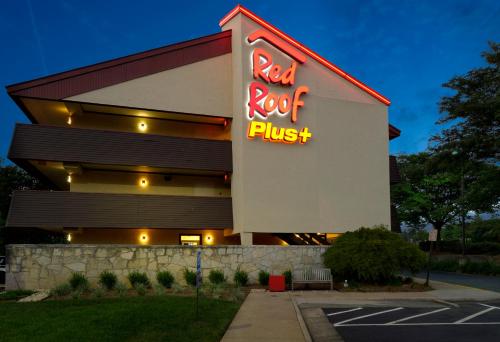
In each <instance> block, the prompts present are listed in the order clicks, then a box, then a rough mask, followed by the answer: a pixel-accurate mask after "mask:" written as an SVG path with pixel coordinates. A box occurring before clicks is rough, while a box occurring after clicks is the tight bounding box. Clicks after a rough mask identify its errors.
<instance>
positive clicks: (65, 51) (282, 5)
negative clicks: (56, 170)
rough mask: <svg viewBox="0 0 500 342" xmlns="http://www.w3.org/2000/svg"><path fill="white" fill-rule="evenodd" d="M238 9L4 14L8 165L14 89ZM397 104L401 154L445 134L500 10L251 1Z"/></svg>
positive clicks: (16, 117) (115, 7)
mask: <svg viewBox="0 0 500 342" xmlns="http://www.w3.org/2000/svg"><path fill="white" fill-rule="evenodd" d="M237 3H238V2H237V1H214V0H211V1H194V0H190V1H149V0H141V1H124V0H121V1H118V0H115V1H107V0H106V1H104V0H85V1H84V0H81V1H76V0H31V1H30V0H17V1H2V3H1V5H0V6H1V7H0V35H1V40H2V45H3V48H2V53H1V55H0V85H1V86H2V89H1V91H0V118H1V122H0V123H1V125H0V158H5V156H6V154H7V149H8V147H9V145H10V140H11V136H12V132H13V128H14V124H15V123H16V122H28V119H27V118H26V117H25V116H24V115H23V114H22V112H21V111H20V109H18V108H17V106H16V105H15V104H14V102H13V101H12V100H11V99H10V98H9V97H8V95H7V93H6V91H5V88H4V87H5V86H6V85H9V84H12V83H17V82H21V81H27V80H30V79H33V78H37V77H41V76H46V75H49V74H53V73H57V72H61V71H65V70H68V69H72V68H76V67H81V66H85V65H89V64H93V63H97V62H101V61H106V60H108V59H112V58H116V57H122V56H124V55H128V54H131V53H135V52H140V51H143V50H148V49H152V48H156V47H160V46H163V45H168V44H172V43H176V42H180V41H183V40H188V39H192V38H196V37H200V36H204V35H208V34H212V33H216V32H219V31H220V29H219V26H218V22H219V20H220V19H221V18H222V17H223V16H224V15H225V14H226V13H227V12H228V11H230V10H231V9H232V8H233V7H234V6H235V5H236V4H237ZM241 4H242V5H244V6H245V7H247V8H248V9H250V10H251V11H253V12H255V13H256V14H257V15H259V16H261V17H262V18H264V19H265V20H267V21H269V22H270V23H272V24H274V25H275V26H277V27H278V28H279V29H281V30H282V31H284V32H285V33H287V34H289V35H290V36H292V37H293V38H295V39H296V40H298V41H300V42H301V43H303V44H304V45H306V46H308V47H309V48H311V49H312V50H314V51H316V52H317V53H319V54H320V55H322V56H323V57H325V58H326V59H328V60H330V61H331V62H333V63H334V64H336V65H338V66H339V67H341V68H342V69H344V70H345V71H347V72H348V73H350V74H352V75H353V76H355V77H357V78H358V79H360V80H361V81H363V82H364V83H366V84H367V85H369V86H370V87H372V88H374V89H375V90H377V91H378V92H380V93H382V94H383V95H384V96H386V97H388V98H389V99H390V100H391V101H392V105H391V106H390V108H389V113H390V114H389V119H390V122H391V123H392V124H394V125H395V126H396V127H398V128H400V129H401V130H402V135H401V137H400V138H398V139H396V140H394V141H392V142H391V147H390V150H391V153H411V152H417V151H422V150H424V149H425V148H426V147H427V143H428V138H429V137H430V136H431V135H432V134H433V133H436V132H438V131H439V129H440V127H438V126H436V125H435V122H436V120H437V119H438V117H439V113H438V106H437V103H438V101H439V98H440V97H441V96H442V95H444V94H446V93H447V92H446V90H444V89H443V88H442V87H441V85H442V84H443V83H444V82H446V81H447V80H449V79H450V78H451V77H453V76H455V75H460V74H464V73H465V72H467V71H468V70H470V69H471V68H475V67H480V66H483V65H484V61H483V59H482V58H481V57H480V53H481V52H482V51H484V50H486V49H487V42H488V40H494V41H499V40H500V19H499V18H500V1H498V0H491V1H489V0H485V1H479V0H475V1H458V0H454V1H443V0H439V1H436V0H430V1H423V0H421V1H401V0H399V1H376V0H374V1H357V2H356V1H337V0H335V1H334V0H332V1H326V0H324V1H317V0H308V1H292V0H287V1H271V0H264V1H241Z"/></svg>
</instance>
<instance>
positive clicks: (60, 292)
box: [50, 283, 71, 297]
mask: <svg viewBox="0 0 500 342" xmlns="http://www.w3.org/2000/svg"><path fill="white" fill-rule="evenodd" d="M70 293H71V285H69V284H67V283H64V284H60V285H57V286H56V287H54V288H53V289H52V290H50V295H51V296H54V297H63V296H67V295H69V294H70Z"/></svg>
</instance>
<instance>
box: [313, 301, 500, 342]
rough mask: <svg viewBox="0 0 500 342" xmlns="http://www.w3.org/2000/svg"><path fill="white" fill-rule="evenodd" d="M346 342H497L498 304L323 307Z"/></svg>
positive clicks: (499, 303) (499, 332)
mask: <svg viewBox="0 0 500 342" xmlns="http://www.w3.org/2000/svg"><path fill="white" fill-rule="evenodd" d="M323 312H324V313H325V316H326V317H327V319H328V320H329V321H330V323H331V324H332V325H333V327H334V328H335V330H337V332H338V333H339V334H340V335H341V337H342V338H343V339H344V340H345V341H346V342H357V341H375V342H377V341H400V340H401V341H405V342H424V341H440V342H445V341H450V342H451V341H453V342H469V341H484V342H489V341H495V342H497V341H500V301H489V302H488V301H485V302H460V303H454V305H440V304H436V303H425V302H423V303H421V304H420V305H419V303H413V304H412V305H397V304H396V303H395V305H391V303H386V304H385V305H375V306H363V305H359V306H340V307H328V308H323Z"/></svg>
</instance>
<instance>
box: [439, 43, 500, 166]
mask: <svg viewBox="0 0 500 342" xmlns="http://www.w3.org/2000/svg"><path fill="white" fill-rule="evenodd" d="M489 46H490V50H489V51H485V52H483V54H482V56H483V58H484V59H485V60H486V62H487V66H485V67H482V68H477V69H473V70H471V71H469V72H468V73H467V74H465V75H462V76H456V77H454V78H452V79H451V80H450V81H449V82H447V83H445V84H444V85H443V86H444V87H446V88H448V89H450V90H452V91H453V95H451V96H444V97H443V98H442V99H441V102H440V112H441V113H442V117H441V119H440V120H439V121H438V123H439V124H451V126H450V127H449V128H446V129H444V130H443V131H442V132H441V133H440V134H438V135H437V136H435V137H433V140H434V142H435V143H436V145H435V149H436V150H438V151H439V150H443V148H444V149H448V150H450V149H451V150H459V151H461V154H463V155H466V156H467V158H468V159H473V160H481V161H488V162H492V163H493V164H495V163H496V164H498V162H499V152H498V151H499V147H500V129H499V123H500V44H499V43H495V42H490V43H489Z"/></svg>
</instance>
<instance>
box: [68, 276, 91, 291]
mask: <svg viewBox="0 0 500 342" xmlns="http://www.w3.org/2000/svg"><path fill="white" fill-rule="evenodd" d="M69 285H70V286H71V288H72V289H73V290H75V291H76V290H79V291H85V290H87V289H88V288H89V281H88V280H87V277H85V275H84V274H83V273H73V274H72V275H71V278H69Z"/></svg>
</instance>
